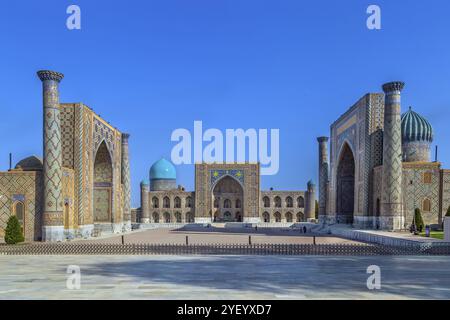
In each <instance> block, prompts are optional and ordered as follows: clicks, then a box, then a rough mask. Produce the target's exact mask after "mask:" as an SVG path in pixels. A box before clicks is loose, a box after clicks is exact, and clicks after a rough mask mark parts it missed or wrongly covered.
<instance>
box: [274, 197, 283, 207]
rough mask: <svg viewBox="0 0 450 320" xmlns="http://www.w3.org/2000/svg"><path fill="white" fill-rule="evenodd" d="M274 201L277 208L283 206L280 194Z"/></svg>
mask: <svg viewBox="0 0 450 320" xmlns="http://www.w3.org/2000/svg"><path fill="white" fill-rule="evenodd" d="M273 202H274V203H275V208H281V198H280V197H279V196H276V197H275V198H274V199H273Z"/></svg>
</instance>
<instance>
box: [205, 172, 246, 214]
mask: <svg viewBox="0 0 450 320" xmlns="http://www.w3.org/2000/svg"><path fill="white" fill-rule="evenodd" d="M211 197H212V203H213V207H214V209H215V213H214V221H218V222H220V221H226V222H231V221H234V222H241V221H242V220H243V215H244V213H243V212H242V208H244V207H245V206H244V203H243V202H244V188H243V186H242V184H241V182H240V181H239V180H238V179H236V178H235V177H233V176H231V175H228V174H226V175H224V176H223V177H221V178H220V179H218V180H217V181H216V182H215V184H214V187H213V189H212V193H211ZM233 204H234V205H235V206H234V207H233ZM238 213H239V214H238Z"/></svg>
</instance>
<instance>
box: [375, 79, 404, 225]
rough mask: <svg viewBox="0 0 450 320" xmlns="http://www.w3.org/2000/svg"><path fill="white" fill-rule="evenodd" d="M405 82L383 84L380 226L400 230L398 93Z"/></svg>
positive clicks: (400, 156)
mask: <svg viewBox="0 0 450 320" xmlns="http://www.w3.org/2000/svg"><path fill="white" fill-rule="evenodd" d="M404 86H405V84H404V83H403V82H399V81H397V82H390V83H386V84H384V85H383V91H384V93H385V103H384V132H383V178H382V180H383V183H382V190H381V192H382V193H381V217H380V223H381V228H382V229H388V230H399V229H403V225H404V218H403V214H402V130H401V114H400V112H401V107H400V106H401V101H400V100H401V98H400V93H401V91H402V89H403V87H404Z"/></svg>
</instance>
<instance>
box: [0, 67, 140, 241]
mask: <svg viewBox="0 0 450 320" xmlns="http://www.w3.org/2000/svg"><path fill="white" fill-rule="evenodd" d="M39 77H40V79H41V80H42V81H43V94H44V119H45V121H44V132H43V136H44V151H43V152H44V157H43V158H44V163H42V168H40V169H39V168H31V169H30V168H18V169H17V170H10V171H8V172H0V177H1V178H0V205H1V208H0V233H2V232H3V230H4V228H5V226H6V221H7V219H8V217H9V216H10V215H12V214H14V207H13V205H14V200H13V198H12V196H13V195H15V194H18V195H24V196H25V199H26V200H24V201H25V203H26V206H25V208H26V209H25V216H26V217H25V232H24V233H25V238H26V239H27V240H28V241H31V240H45V241H61V240H64V239H66V238H73V237H89V236H91V235H92V234H93V233H94V229H99V230H102V231H110V232H122V231H124V230H125V229H126V226H127V225H129V224H130V219H131V217H130V214H128V216H127V217H126V218H125V219H124V212H130V210H129V208H130V206H129V201H128V200H129V199H130V194H129V193H130V188H129V184H130V181H129V175H128V176H127V178H126V179H123V178H122V176H123V175H125V174H127V173H129V163H128V154H126V155H124V154H122V153H123V152H122V143H123V141H122V138H123V137H122V133H121V132H120V131H119V130H117V129H116V128H114V127H113V126H111V125H110V124H109V123H107V122H106V121H105V120H103V119H102V118H101V117H100V116H99V115H97V114H96V113H95V112H94V111H93V110H91V109H90V108H89V107H87V106H86V105H84V104H82V103H59V91H58V90H59V87H58V85H59V81H61V80H62V75H61V74H59V73H55V72H52V71H42V72H39ZM58 114H59V116H58ZM52 119H53V120H54V122H52V121H53V120H52ZM56 119H58V120H59V121H56ZM47 123H48V124H47ZM58 123H59V124H58ZM52 139H53V140H52ZM127 140H128V136H127ZM58 148H59V149H58ZM124 152H127V153H128V146H127V147H126V150H125V151H124ZM59 157H60V158H59ZM52 159H55V160H52ZM57 159H61V161H59V160H57ZM122 159H125V161H122ZM50 160H51V161H52V162H51V163H49V161H50ZM122 166H124V168H122ZM59 172H60V173H59ZM45 177H47V178H45ZM124 184H127V188H124V187H123V185H124ZM32 185H34V187H31V186H32ZM45 190H47V191H45ZM124 192H126V193H127V194H126V195H125V194H124ZM45 199H47V201H46V200H45ZM125 204H127V206H126V207H125ZM46 210H47V212H46ZM32 224H33V225H34V227H33V228H31V225H32ZM42 230H45V231H44V233H43V232H42Z"/></svg>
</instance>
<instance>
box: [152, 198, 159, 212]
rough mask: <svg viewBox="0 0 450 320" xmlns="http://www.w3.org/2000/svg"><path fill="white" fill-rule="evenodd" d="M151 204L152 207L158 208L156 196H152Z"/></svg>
mask: <svg viewBox="0 0 450 320" xmlns="http://www.w3.org/2000/svg"><path fill="white" fill-rule="evenodd" d="M152 206H153V208H154V209H157V208H159V199H158V198H157V197H153V198H152Z"/></svg>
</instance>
